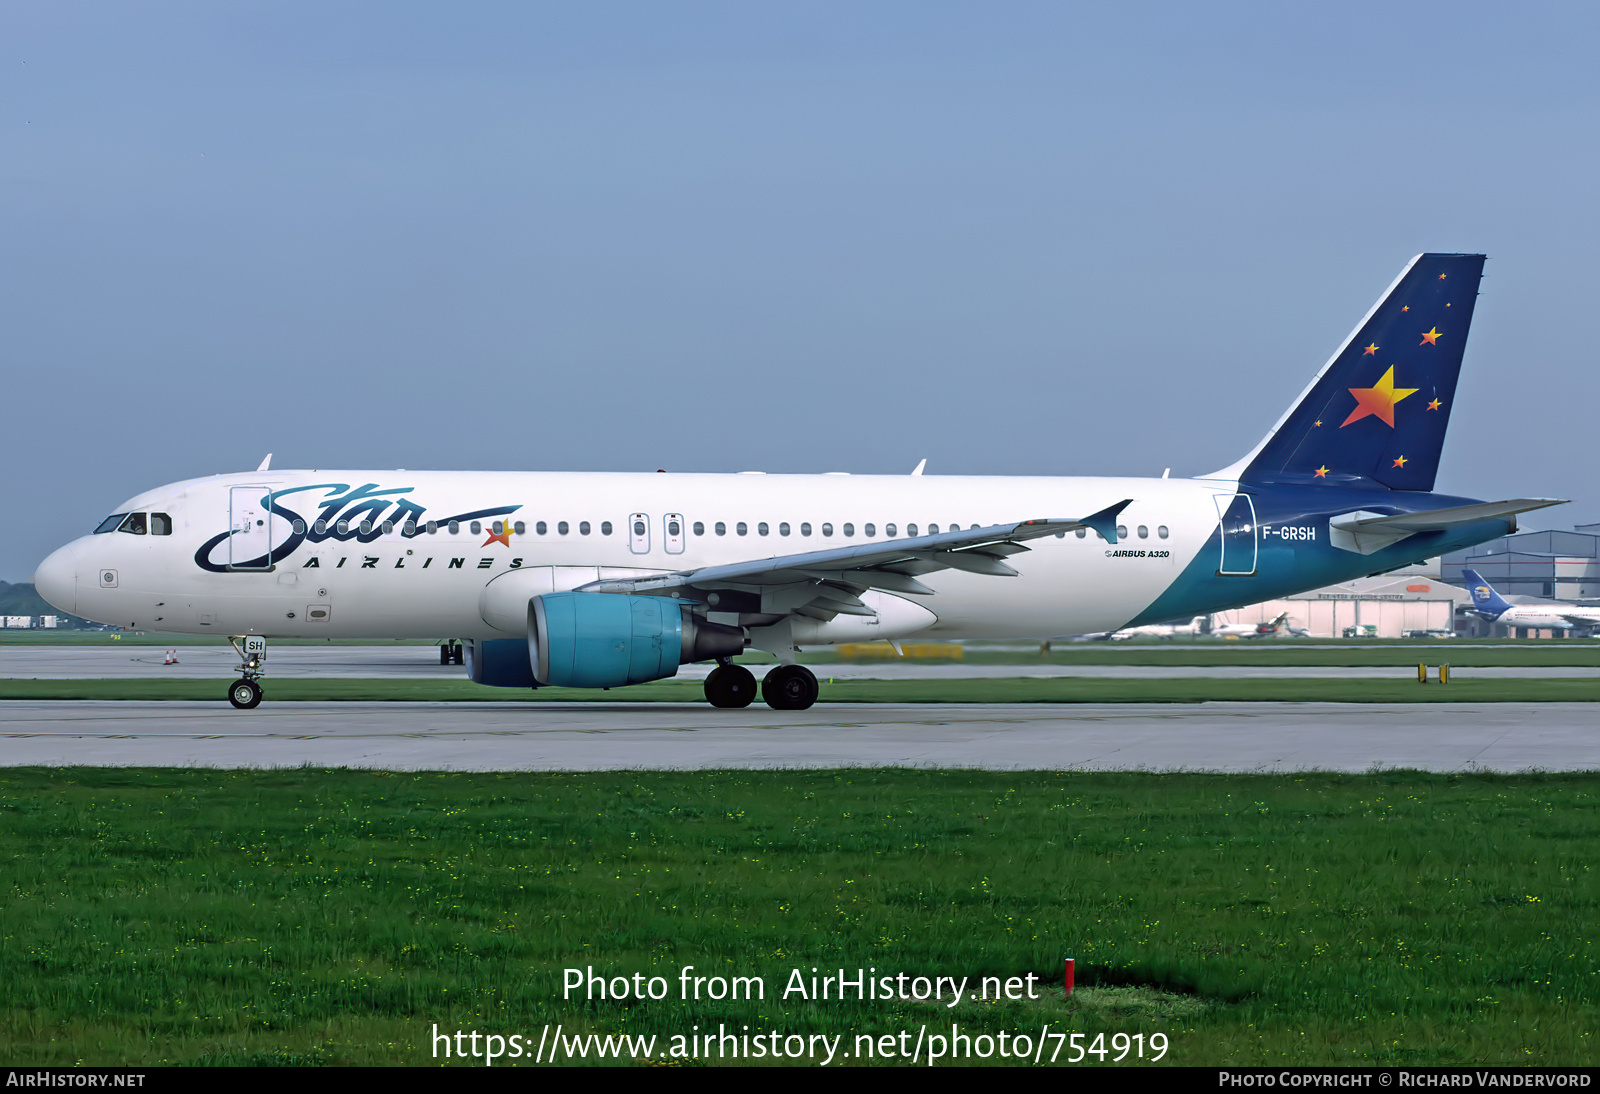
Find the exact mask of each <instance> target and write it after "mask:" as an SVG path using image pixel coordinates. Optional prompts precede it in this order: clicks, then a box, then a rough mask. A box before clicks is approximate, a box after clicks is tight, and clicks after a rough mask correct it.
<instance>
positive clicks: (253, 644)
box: [228, 634, 267, 710]
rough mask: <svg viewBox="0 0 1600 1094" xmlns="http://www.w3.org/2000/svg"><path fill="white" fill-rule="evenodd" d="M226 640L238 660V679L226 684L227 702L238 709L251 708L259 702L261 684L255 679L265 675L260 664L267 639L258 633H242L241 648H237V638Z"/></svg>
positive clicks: (265, 655) (265, 650)
mask: <svg viewBox="0 0 1600 1094" xmlns="http://www.w3.org/2000/svg"><path fill="white" fill-rule="evenodd" d="M228 642H229V644H230V645H232V646H233V651H234V652H235V653H237V654H238V655H239V661H240V665H239V679H237V680H235V681H234V682H233V683H232V684H230V685H229V686H228V702H230V703H232V704H233V705H234V706H235V707H236V708H238V709H239V710H252V709H254V708H255V707H257V706H259V705H260V704H261V685H260V684H258V683H256V681H257V680H259V679H261V677H263V676H265V675H266V670H265V669H264V668H262V667H261V665H262V662H264V661H265V660H266V659H267V640H266V639H265V638H263V637H262V636H261V635H259V634H247V635H244V636H243V642H244V648H243V649H240V648H239V642H240V639H239V638H230V639H228Z"/></svg>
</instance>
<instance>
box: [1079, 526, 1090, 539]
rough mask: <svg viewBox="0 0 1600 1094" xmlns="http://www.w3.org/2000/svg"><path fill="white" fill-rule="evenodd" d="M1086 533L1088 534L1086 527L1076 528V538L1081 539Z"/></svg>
mask: <svg viewBox="0 0 1600 1094" xmlns="http://www.w3.org/2000/svg"><path fill="white" fill-rule="evenodd" d="M1088 534H1089V529H1087V528H1079V529H1078V538H1079V539H1082V538H1083V537H1084V536H1086V535H1088Z"/></svg>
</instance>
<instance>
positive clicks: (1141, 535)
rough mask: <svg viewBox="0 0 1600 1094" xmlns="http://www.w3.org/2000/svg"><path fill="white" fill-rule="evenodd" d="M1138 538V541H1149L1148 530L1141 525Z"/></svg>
mask: <svg viewBox="0 0 1600 1094" xmlns="http://www.w3.org/2000/svg"><path fill="white" fill-rule="evenodd" d="M1139 538H1140V539H1149V538H1150V529H1149V528H1146V527H1145V526H1144V525H1142V524H1141V525H1139Z"/></svg>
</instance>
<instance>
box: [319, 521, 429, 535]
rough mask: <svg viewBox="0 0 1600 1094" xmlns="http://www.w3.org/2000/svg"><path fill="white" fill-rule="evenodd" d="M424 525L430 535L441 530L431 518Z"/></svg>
mask: <svg viewBox="0 0 1600 1094" xmlns="http://www.w3.org/2000/svg"><path fill="white" fill-rule="evenodd" d="M317 523H319V524H320V523H321V521H318V522H317ZM422 527H423V528H425V529H427V532H428V534H429V535H430V536H432V535H437V534H438V532H439V522H438V521H436V520H430V521H429V522H428V523H427V524H424V525H423V526H422Z"/></svg>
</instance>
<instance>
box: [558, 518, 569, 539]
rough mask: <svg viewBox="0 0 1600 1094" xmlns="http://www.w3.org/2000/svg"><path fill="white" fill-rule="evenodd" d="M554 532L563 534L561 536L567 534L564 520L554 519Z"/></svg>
mask: <svg viewBox="0 0 1600 1094" xmlns="http://www.w3.org/2000/svg"><path fill="white" fill-rule="evenodd" d="M556 532H557V533H558V534H560V535H563V536H564V535H566V534H567V522H566V521H564V520H558V521H556Z"/></svg>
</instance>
